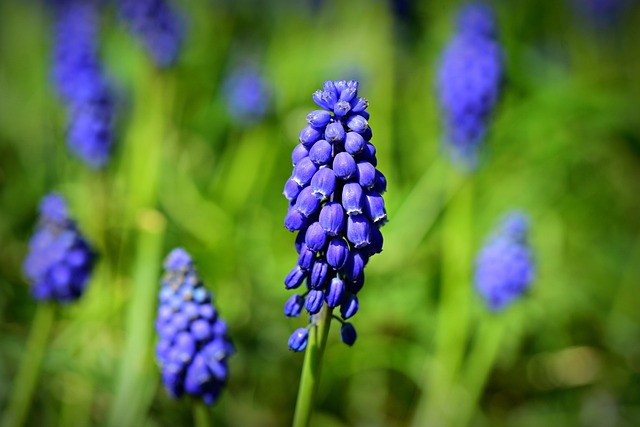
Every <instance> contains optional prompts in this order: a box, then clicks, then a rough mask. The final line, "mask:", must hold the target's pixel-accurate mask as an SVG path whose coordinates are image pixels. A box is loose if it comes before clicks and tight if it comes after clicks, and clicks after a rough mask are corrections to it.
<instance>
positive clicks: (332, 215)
mask: <svg viewBox="0 0 640 427" xmlns="http://www.w3.org/2000/svg"><path fill="white" fill-rule="evenodd" d="M319 222H320V225H321V226H322V229H323V230H324V231H325V233H327V234H328V235H329V236H337V235H338V233H340V232H341V231H342V229H343V228H344V210H343V209H342V206H341V205H340V204H339V203H335V202H329V203H327V204H326V205H324V206H323V207H322V210H321V211H320V217H319Z"/></svg>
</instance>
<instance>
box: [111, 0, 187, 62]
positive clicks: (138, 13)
mask: <svg viewBox="0 0 640 427" xmlns="http://www.w3.org/2000/svg"><path fill="white" fill-rule="evenodd" d="M119 11H120V16H121V18H122V20H123V21H124V22H125V23H126V24H127V26H128V28H129V30H130V31H131V33H133V34H134V35H135V36H136V37H137V38H138V39H140V41H141V43H142V45H143V46H144V48H145V49H146V50H147V52H148V53H149V55H150V56H151V58H152V59H153V61H154V62H155V64H156V65H157V66H158V67H161V68H164V67H168V66H170V65H172V64H173V63H174V62H175V60H176V58H177V57H178V53H179V52H180V48H181V47H182V41H183V39H184V33H185V28H184V23H183V20H182V17H181V16H180V15H179V14H178V12H177V10H175V9H174V7H173V6H172V5H171V4H170V3H168V2H167V1H166V0H119Z"/></svg>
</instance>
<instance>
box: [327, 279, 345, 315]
mask: <svg viewBox="0 0 640 427" xmlns="http://www.w3.org/2000/svg"><path fill="white" fill-rule="evenodd" d="M343 296H344V282H343V281H342V280H340V279H338V278H337V277H334V278H333V279H331V283H330V284H329V289H328V290H327V292H326V294H325V300H326V301H327V305H328V306H329V307H330V308H336V307H337V306H338V305H340V303H341V302H342V297H343Z"/></svg>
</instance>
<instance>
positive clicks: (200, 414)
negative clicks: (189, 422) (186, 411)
mask: <svg viewBox="0 0 640 427" xmlns="http://www.w3.org/2000/svg"><path fill="white" fill-rule="evenodd" d="M192 406H193V423H194V426H195V427H211V426H212V425H213V423H212V422H211V416H210V414H209V407H208V406H207V405H205V404H204V403H202V402H201V401H194V402H193V403H192Z"/></svg>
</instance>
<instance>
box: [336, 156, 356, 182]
mask: <svg viewBox="0 0 640 427" xmlns="http://www.w3.org/2000/svg"><path fill="white" fill-rule="evenodd" d="M333 172H334V173H335V174H336V177H338V178H341V179H345V180H346V179H349V178H351V177H352V176H354V175H355V174H356V161H355V160H353V157H352V156H351V154H349V153H345V152H342V153H338V154H336V157H335V158H334V159H333Z"/></svg>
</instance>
